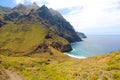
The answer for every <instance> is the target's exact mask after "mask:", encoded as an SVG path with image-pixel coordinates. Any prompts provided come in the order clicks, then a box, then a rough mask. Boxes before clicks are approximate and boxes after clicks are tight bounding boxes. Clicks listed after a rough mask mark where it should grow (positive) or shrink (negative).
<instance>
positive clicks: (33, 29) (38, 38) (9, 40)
mask: <svg viewBox="0 0 120 80" xmlns="http://www.w3.org/2000/svg"><path fill="white" fill-rule="evenodd" d="M44 37H45V29H44V28H43V27H42V26H40V25H39V24H29V25H23V24H20V25H18V24H17V25H16V24H13V23H9V24H7V25H4V26H3V27H2V28H1V29H0V52H1V51H2V50H9V51H11V52H12V53H25V52H30V51H31V50H34V49H35V48H36V47H37V46H38V45H39V44H40V43H41V42H42V41H43V39H44Z"/></svg>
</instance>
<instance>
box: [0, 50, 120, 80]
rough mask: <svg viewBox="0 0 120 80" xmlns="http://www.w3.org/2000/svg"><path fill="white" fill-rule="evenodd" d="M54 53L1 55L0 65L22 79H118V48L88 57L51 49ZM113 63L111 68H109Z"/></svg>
mask: <svg viewBox="0 0 120 80" xmlns="http://www.w3.org/2000/svg"><path fill="white" fill-rule="evenodd" d="M51 50H53V52H54V54H53V55H50V54H49V53H41V54H39V53H37V54H33V55H32V56H31V57H25V56H21V57H13V56H4V55H0V62H1V64H0V68H1V69H9V70H11V71H14V72H16V73H17V74H19V75H21V76H22V77H24V79H25V80H47V79H48V80H56V79H57V80H98V79H100V80H119V79H120V66H119V65H120V62H119V60H120V51H117V52H113V53H111V54H106V55H102V56H97V57H90V58H87V59H71V58H69V57H68V56H66V55H63V54H62V53H60V52H59V51H57V50H55V49H54V48H52V49H51ZM111 66H112V67H111Z"/></svg>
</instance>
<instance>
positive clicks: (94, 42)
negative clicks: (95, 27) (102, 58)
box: [65, 36, 120, 58]
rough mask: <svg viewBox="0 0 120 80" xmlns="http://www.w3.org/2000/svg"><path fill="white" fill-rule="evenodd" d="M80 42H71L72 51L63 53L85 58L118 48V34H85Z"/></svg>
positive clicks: (119, 48)
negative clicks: (85, 36) (84, 37)
mask: <svg viewBox="0 0 120 80" xmlns="http://www.w3.org/2000/svg"><path fill="white" fill-rule="evenodd" d="M87 37H88V38H86V39H84V40H83V41H81V42H76V43H72V44H71V46H72V48H73V50H72V51H70V52H66V53H65V54H67V55H69V56H71V57H76V58H86V57H90V56H97V55H102V54H106V53H109V52H113V51H117V50H120V36H87Z"/></svg>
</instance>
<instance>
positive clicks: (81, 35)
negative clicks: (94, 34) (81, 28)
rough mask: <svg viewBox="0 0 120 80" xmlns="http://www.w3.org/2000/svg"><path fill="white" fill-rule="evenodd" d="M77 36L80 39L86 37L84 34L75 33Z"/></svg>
mask: <svg viewBox="0 0 120 80" xmlns="http://www.w3.org/2000/svg"><path fill="white" fill-rule="evenodd" d="M77 35H78V36H79V37H80V38H87V36H86V35H85V34H84V33H81V32H77Z"/></svg>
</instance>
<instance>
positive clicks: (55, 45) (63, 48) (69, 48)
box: [51, 42, 72, 52]
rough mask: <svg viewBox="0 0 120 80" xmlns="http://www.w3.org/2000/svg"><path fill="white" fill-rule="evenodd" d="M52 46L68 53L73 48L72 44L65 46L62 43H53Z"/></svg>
mask: <svg viewBox="0 0 120 80" xmlns="http://www.w3.org/2000/svg"><path fill="white" fill-rule="evenodd" d="M51 46H52V47H53V48H55V49H57V50H59V51H61V52H67V51H71V50H72V47H71V45H70V44H67V45H63V44H62V43H61V42H53V43H52V44H51Z"/></svg>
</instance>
